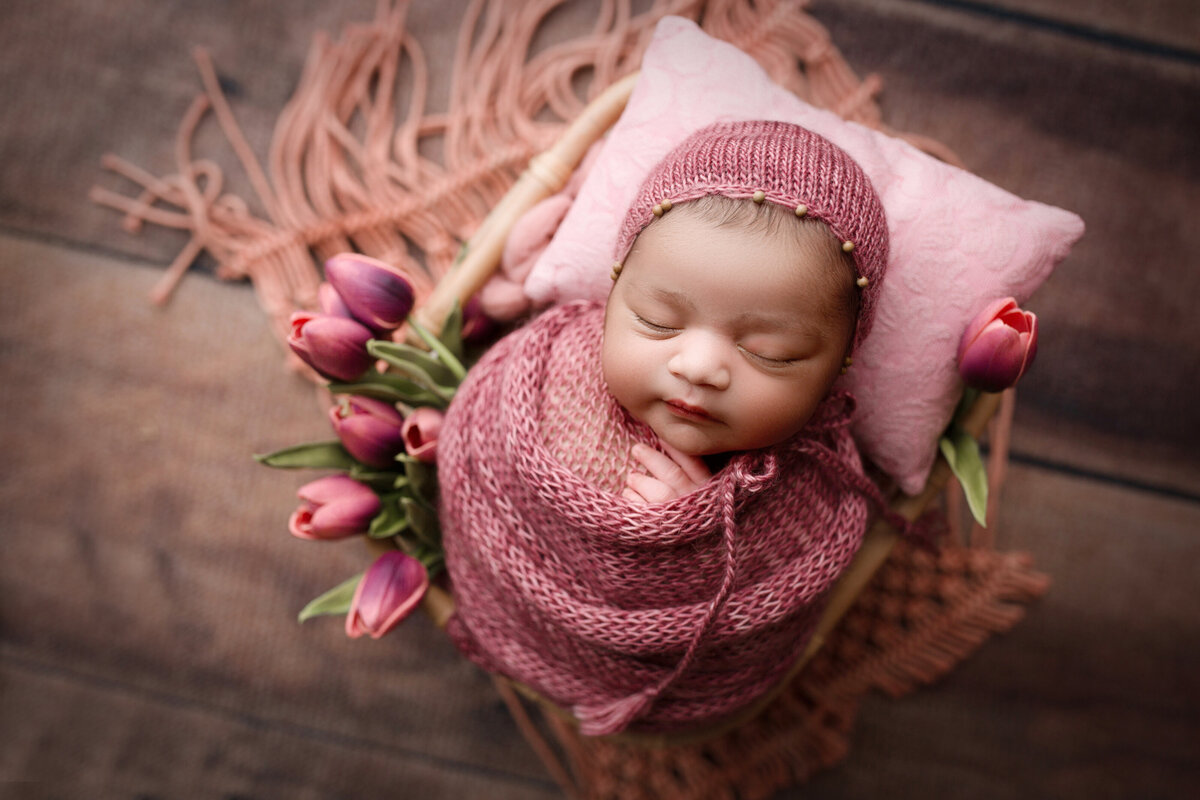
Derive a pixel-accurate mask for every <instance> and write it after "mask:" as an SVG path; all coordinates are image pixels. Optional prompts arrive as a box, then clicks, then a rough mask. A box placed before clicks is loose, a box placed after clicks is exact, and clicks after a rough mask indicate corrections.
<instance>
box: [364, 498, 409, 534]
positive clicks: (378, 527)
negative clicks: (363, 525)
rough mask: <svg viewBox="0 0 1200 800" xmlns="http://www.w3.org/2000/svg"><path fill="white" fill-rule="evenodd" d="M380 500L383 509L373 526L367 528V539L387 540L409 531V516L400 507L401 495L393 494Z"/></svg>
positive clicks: (374, 520) (373, 520) (376, 516)
mask: <svg viewBox="0 0 1200 800" xmlns="http://www.w3.org/2000/svg"><path fill="white" fill-rule="evenodd" d="M380 499H381V501H382V503H383V508H382V509H381V510H380V512H379V513H378V514H376V515H375V517H374V519H372V520H371V525H370V527H368V528H367V537H368V538H371V539H387V538H389V537H392V536H396V535H397V534H399V533H401V532H403V531H405V530H407V529H408V527H409V521H408V514H407V512H406V511H405V510H404V509H403V508H402V507H401V505H400V495H397V494H393V495H388V496H386V497H383V498H380Z"/></svg>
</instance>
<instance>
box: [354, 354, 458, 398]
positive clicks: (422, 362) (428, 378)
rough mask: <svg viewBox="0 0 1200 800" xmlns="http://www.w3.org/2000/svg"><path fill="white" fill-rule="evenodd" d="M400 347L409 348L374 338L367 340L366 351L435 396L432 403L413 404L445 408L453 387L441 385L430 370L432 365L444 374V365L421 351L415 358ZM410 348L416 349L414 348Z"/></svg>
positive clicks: (452, 392)
mask: <svg viewBox="0 0 1200 800" xmlns="http://www.w3.org/2000/svg"><path fill="white" fill-rule="evenodd" d="M401 348H410V346H409V345H402V344H397V343H395V342H382V341H376V340H372V341H370V342H367V351H368V352H370V354H371V355H373V356H375V357H376V358H381V359H383V360H384V361H386V362H387V363H388V366H389V367H390V368H391V369H393V370H395V371H396V372H398V373H400V374H401V375H403V376H404V378H405V379H407V380H409V381H411V382H412V383H414V384H415V385H417V386H418V387H420V388H421V389H424V390H426V391H427V392H429V393H430V394H432V395H433V396H434V397H435V398H436V402H434V403H417V404H414V405H435V406H438V407H439V408H445V407H446V406H447V405H449V403H450V400H451V398H453V397H454V389H452V388H450V387H449V386H446V385H443V383H442V382H439V381H438V379H437V378H436V377H434V375H433V374H431V372H430V366H431V365H432V367H433V371H434V372H439V373H443V374H444V373H445V371H446V366H445V365H444V364H441V363H439V362H438V361H436V360H434V359H432V358H430V357H429V356H428V355H427V354H424V353H422V354H421V358H417V357H414V356H412V355H410V354H409V353H408V352H406V351H405V350H403V349H401ZM410 349H412V350H416V348H410ZM418 352H420V351H418ZM449 378H450V382H455V381H454V376H453V375H450V376H449Z"/></svg>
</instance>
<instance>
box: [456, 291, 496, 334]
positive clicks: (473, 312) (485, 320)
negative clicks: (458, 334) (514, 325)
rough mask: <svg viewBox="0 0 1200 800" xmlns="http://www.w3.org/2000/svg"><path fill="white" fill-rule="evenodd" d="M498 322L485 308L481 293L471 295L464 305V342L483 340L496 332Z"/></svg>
mask: <svg viewBox="0 0 1200 800" xmlns="http://www.w3.org/2000/svg"><path fill="white" fill-rule="evenodd" d="M496 329H497V326H496V323H495V321H493V320H492V318H491V317H489V316H488V315H487V314H486V313H485V312H484V310H483V303H482V302H480V300H479V295H477V294H476V295H471V297H470V299H468V300H467V303H466V305H464V306H463V324H462V338H463V341H464V342H483V341H486V340H487V339H489V338H491V337H492V336H493V335H494V334H495V333H496Z"/></svg>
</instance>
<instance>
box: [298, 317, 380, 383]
mask: <svg viewBox="0 0 1200 800" xmlns="http://www.w3.org/2000/svg"><path fill="white" fill-rule="evenodd" d="M370 338H371V332H370V331H369V330H367V329H366V328H364V327H363V326H362V325H360V324H358V323H357V322H355V321H354V320H352V319H345V318H343V317H334V316H329V315H327V314H314V313H312V312H310V311H297V312H296V313H294V314H292V329H291V332H290V333H289V334H288V345H289V346H290V347H291V348H292V351H293V352H295V354H296V355H298V356H300V358H302V359H303V360H304V362H305V363H306V364H308V365H309V366H310V367H312V368H313V369H315V370H316V371H317V372H319V373H321V374H322V375H324V376H325V377H326V378H330V379H331V380H339V381H352V380H354V379H355V378H357V377H358V376H359V375H362V374H363V373H364V372H366V371H367V370H368V369H369V368H370V367H371V365H372V364H373V363H375V360H374V359H373V358H371V355H370V353H368V352H367V341H368V340H370Z"/></svg>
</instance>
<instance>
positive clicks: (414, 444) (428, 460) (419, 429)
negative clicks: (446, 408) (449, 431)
mask: <svg viewBox="0 0 1200 800" xmlns="http://www.w3.org/2000/svg"><path fill="white" fill-rule="evenodd" d="M443 418H444V417H443V414H442V412H441V411H438V410H437V409H436V408H430V407H429V406H421V407H420V408H418V409H416V410H414V411H413V412H412V413H411V414H409V415H408V418H407V419H405V420H404V426H403V428H401V431H400V432H401V435H402V436H403V437H404V449H405V450H406V451H408V454H409V455H410V456H412V457H413V458H415V459H417V460H418V461H420V462H422V463H425V464H432V463H433V462H435V461H437V440H438V435H439V434H440V433H441V432H442V419H443Z"/></svg>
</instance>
